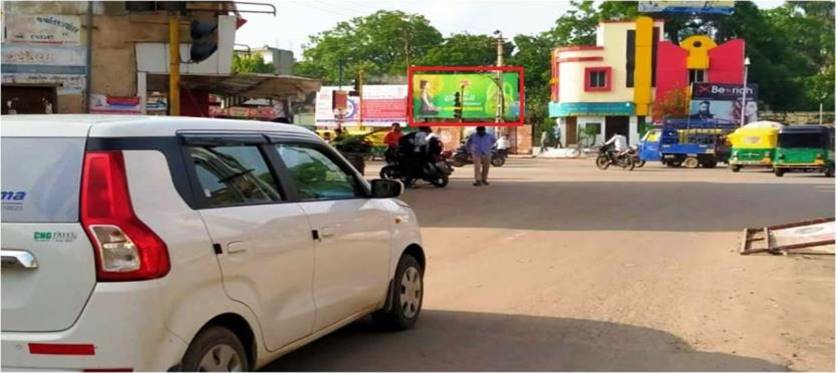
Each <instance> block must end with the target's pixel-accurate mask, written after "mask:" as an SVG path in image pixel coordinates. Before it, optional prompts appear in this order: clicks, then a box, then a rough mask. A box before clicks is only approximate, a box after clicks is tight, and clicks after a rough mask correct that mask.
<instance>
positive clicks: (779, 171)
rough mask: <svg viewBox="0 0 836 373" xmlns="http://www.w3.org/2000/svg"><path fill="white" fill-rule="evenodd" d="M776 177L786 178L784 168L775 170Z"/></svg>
mask: <svg viewBox="0 0 836 373" xmlns="http://www.w3.org/2000/svg"><path fill="white" fill-rule="evenodd" d="M775 176H778V177H784V169H783V168H776V169H775Z"/></svg>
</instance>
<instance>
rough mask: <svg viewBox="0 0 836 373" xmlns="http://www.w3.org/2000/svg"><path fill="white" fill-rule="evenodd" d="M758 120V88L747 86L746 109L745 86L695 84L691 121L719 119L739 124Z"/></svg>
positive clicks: (692, 95)
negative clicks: (744, 105)
mask: <svg viewBox="0 0 836 373" xmlns="http://www.w3.org/2000/svg"><path fill="white" fill-rule="evenodd" d="M741 115H745V117H746V118H745V120H744V121H743V123H744V124H745V123H751V122H755V121H757V120H758V86H757V84H749V85H747V86H746V107H745V108H744V107H743V86H742V85H740V84H721V83H695V84H694V87H693V91H692V94H691V110H690V118H691V119H717V120H720V121H724V122H730V123H735V124H739V123H740V117H741Z"/></svg>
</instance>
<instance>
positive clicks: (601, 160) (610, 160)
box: [595, 144, 638, 171]
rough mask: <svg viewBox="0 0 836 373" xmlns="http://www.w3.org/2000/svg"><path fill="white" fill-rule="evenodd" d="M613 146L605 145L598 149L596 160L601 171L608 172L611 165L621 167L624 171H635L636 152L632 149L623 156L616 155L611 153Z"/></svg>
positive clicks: (596, 164)
mask: <svg viewBox="0 0 836 373" xmlns="http://www.w3.org/2000/svg"><path fill="white" fill-rule="evenodd" d="M611 148H612V144H610V145H603V146H601V147H600V148H599V149H598V158H596V159H595V166H596V167H598V169H600V170H606V169H607V168H609V167H610V166H611V165H616V166H619V167H621V169H623V170H628V171H633V169H634V168H636V159H637V158H638V156H637V155H636V152H635V150H633V149H632V148H631V149H629V150H627V151H626V152H624V153H622V154H614V153H613V152H611V151H610V149H611Z"/></svg>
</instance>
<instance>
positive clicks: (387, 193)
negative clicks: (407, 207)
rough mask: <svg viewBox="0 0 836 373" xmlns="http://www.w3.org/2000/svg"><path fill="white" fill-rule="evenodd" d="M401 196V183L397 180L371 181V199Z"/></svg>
mask: <svg viewBox="0 0 836 373" xmlns="http://www.w3.org/2000/svg"><path fill="white" fill-rule="evenodd" d="M401 194H403V183H401V182H400V181H397V180H386V179H374V180H372V198H396V197H400V196H401Z"/></svg>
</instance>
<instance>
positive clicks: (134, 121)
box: [0, 114, 315, 137]
mask: <svg viewBox="0 0 836 373" xmlns="http://www.w3.org/2000/svg"><path fill="white" fill-rule="evenodd" d="M178 131H260V132H279V133H281V132H284V133H294V134H299V135H309V136H315V134H313V133H312V132H311V131H310V130H308V129H305V128H303V127H300V126H296V125H292V124H283V123H274V122H262V121H252V120H235V119H213V118H194V117H169V116H153V115H152V116H146V115H100V114H38V115H4V116H3V117H2V126H0V133H2V135H3V136H4V137H5V136H17V137H20V136H67V137H72V136H90V137H156V136H174V135H175V134H176V133H177V132H178Z"/></svg>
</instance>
